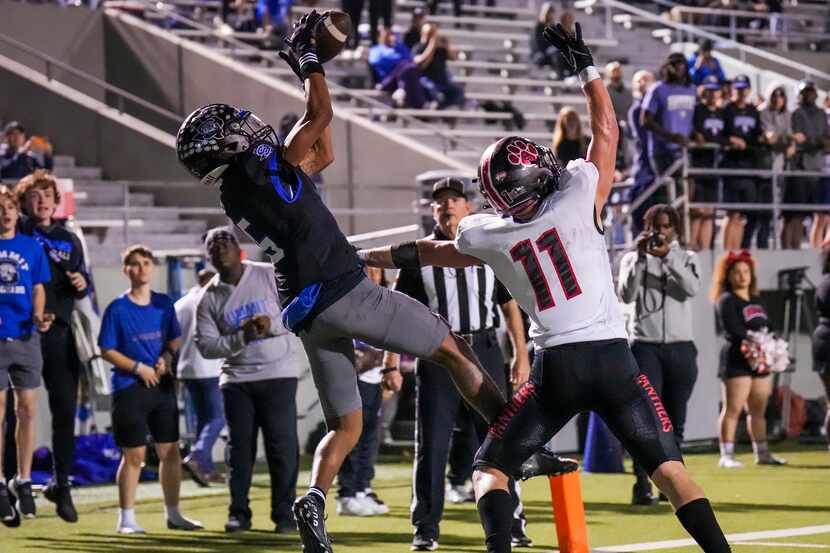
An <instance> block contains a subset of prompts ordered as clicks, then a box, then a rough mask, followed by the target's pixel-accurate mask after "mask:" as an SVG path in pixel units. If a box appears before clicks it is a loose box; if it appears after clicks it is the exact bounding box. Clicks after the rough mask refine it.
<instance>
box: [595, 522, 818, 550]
mask: <svg viewBox="0 0 830 553" xmlns="http://www.w3.org/2000/svg"><path fill="white" fill-rule="evenodd" d="M828 532H830V524H824V525H821V526H804V527H802V528H783V529H781V530H765V531H762V532H743V533H740V534H727V535H726V539H727V540H729V542H730V543H733V544H735V545H741V543H740V542H745V541H751V540H763V539H770V538H790V537H793V536H812V535H814V534H824V533H828ZM690 545H697V543H696V542H695V541H694V540H691V539H685V540H668V541H653V542H645V543H631V544H628V545H609V546H606V547H597V548H595V549H593V550H592V551H598V552H602V553H606V552H607V553H629V552H634V551H656V550H658V549H671V548H673V547H685V546H690ZM782 545H783V544H782Z"/></svg>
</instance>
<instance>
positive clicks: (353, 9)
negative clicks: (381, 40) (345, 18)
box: [342, 0, 392, 50]
mask: <svg viewBox="0 0 830 553" xmlns="http://www.w3.org/2000/svg"><path fill="white" fill-rule="evenodd" d="M364 3H365V0H343V2H342V5H343V11H344V12H346V13H347V14H349V17H351V18H352V27H353V32H352V34H351V36H350V37H349V38H348V40H347V41H346V48H347V49H349V50H354V49H355V48H357V46H358V43H359V42H360V35H359V34H358V32H357V28H358V26H359V25H360V20H361V18H362V17H363V5H364ZM381 19H382V20H383V26H384V27H391V26H392V0H369V38H370V39H371V41H372V46H374V45H375V44H377V43H378V29H380V28H381V27H380V21H381Z"/></svg>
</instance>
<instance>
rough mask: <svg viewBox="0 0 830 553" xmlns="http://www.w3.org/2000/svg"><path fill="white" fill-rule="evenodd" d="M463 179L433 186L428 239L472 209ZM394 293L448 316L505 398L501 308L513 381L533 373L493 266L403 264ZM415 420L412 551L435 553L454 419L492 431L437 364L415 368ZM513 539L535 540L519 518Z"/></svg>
mask: <svg viewBox="0 0 830 553" xmlns="http://www.w3.org/2000/svg"><path fill="white" fill-rule="evenodd" d="M467 199H468V198H467V195H466V193H465V192H464V184H463V183H462V182H461V181H460V180H458V179H454V178H445V179H442V180H440V181H438V182H437V183H435V185H434V186H433V188H432V200H433V201H432V214H433V218H434V219H435V230H434V231H433V233H432V235H430V236H429V238H433V239H437V240H454V239H455V235H456V231H457V230H458V223H459V222H460V221H461V219H463V218H464V217H465V216H466V215H469V214H470V208H471V206H470V204H469V202H468V201H467ZM395 290H397V291H399V292H402V293H404V294H406V295H408V296H411V297H412V298H414V299H416V300H418V301H420V302H421V303H423V304H424V305H426V306H428V307H429V308H430V309H431V310H432V311H434V312H435V313H438V314H439V315H441V316H442V317H444V318H445V319H446V320H447V321H449V323H450V325H451V326H452V330H453V331H454V332H457V333H458V334H460V335H461V336H462V337H463V338H464V339H465V340H466V341H467V343H468V344H470V346H471V347H472V349H473V351H474V352H475V354H476V356H477V357H478V358H479V360H481V364H482V366H483V367H484V369H485V370H486V371H487V372H489V373H490V375H491V376H492V377H493V380H495V381H496V383H497V384H498V385H499V387H500V388H501V390H502V393H504V394H505V395H506V396H509V395H510V394H509V391H510V387H509V385H508V382H507V375H506V374H505V370H504V357H503V356H502V352H501V349H500V347H499V342H498V339H497V337H496V330H495V328H496V327H497V326H498V325H499V318H500V316H501V315H500V313H499V309H498V307H499V306H501V308H502V310H503V312H504V316H505V318H506V322H507V328H508V332H509V334H510V337H511V340H512V341H513V346H514V348H513V351H515V352H516V353H515V355H514V357H513V361H512V364H511V373H510V379H511V380H512V383H513V385H515V386H519V385H521V384H523V383H524V382H525V381H526V380H527V378H528V375H529V372H530V362H529V360H528V355H527V348H526V347H525V341H524V326H523V324H522V317H521V313H520V311H519V306H518V304H517V303H516V301H515V300H513V298H512V297H511V296H510V294H509V293H508V292H507V289H505V288H504V286H502V284H501V283H500V282H498V281H497V280H496V277H495V274H494V273H493V270H492V269H491V268H490V267H488V266H486V265H482V266H479V267H468V268H466V269H447V268H441V267H422V268H420V269H402V270H401V271H400V273H399V274H398V280H397V282H396V283H395ZM385 365H386V368H385V369H384V372H385V377H384V380H385V386H386V387H387V388H393V389H394V388H397V387H398V386H397V385H396V380H398V379H399V374H398V373H397V368H396V366H397V356H391V355H387V356H386V362H385ZM415 383H416V409H415V419H416V425H417V431H416V446H415V482H414V490H415V497H414V498H413V504H412V524H413V525H414V526H415V537H414V539H413V541H412V549H413V550H414V551H434V550H435V549H437V548H438V535H439V531H438V525H439V523H440V521H441V515H442V514H443V510H444V479H445V473H446V467H447V458H448V455H449V448H450V437H451V436H452V430H453V427H454V426H455V425H456V421H458V420H459V419H461V420H462V421H464V420H465V419H466V418H467V417H470V418H472V419H473V420H474V421H475V424H476V431H477V433H478V439H479V442H481V441H483V440H484V437H485V436H486V434H487V425H486V423H485V422H484V420H483V419H482V418H481V417H479V416H477V415H475V414H472V413H469V412H468V411H469V408H468V407H467V406H466V404H465V403H464V401H463V400H462V398H461V396H460V395H459V393H458V391H457V390H456V389H455V387H454V386H453V384H452V381H451V380H450V377H449V375H448V374H447V371H446V370H444V369H443V368H442V367H439V366H437V365H435V364H433V363H430V362H427V361H424V360H421V359H419V360H418V363H417V365H416V369H415ZM517 532H518V533H519V534H520V535H516V534H514V539H516V540H518V541H521V544H522V545H529V540H528V538H527V536H525V535H524V528H523V524H521V523H519V524H518V528H517Z"/></svg>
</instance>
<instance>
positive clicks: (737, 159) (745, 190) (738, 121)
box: [721, 75, 772, 250]
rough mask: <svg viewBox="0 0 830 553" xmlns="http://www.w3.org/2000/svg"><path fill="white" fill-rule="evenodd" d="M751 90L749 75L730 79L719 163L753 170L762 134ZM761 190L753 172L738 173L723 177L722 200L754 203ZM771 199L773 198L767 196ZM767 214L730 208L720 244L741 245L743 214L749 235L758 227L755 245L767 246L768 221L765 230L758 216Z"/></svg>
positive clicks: (759, 199) (733, 247)
mask: <svg viewBox="0 0 830 553" xmlns="http://www.w3.org/2000/svg"><path fill="white" fill-rule="evenodd" d="M751 92H752V89H751V87H750V83H749V77H747V76H746V75H738V76H737V77H735V79H734V80H733V81H732V102H731V103H730V104H729V105H728V106H726V108H724V110H723V114H724V122H725V123H726V128H725V135H726V137H727V138H726V139H727V144H728V147H727V149H726V151H725V152H724V155H723V161H722V162H721V167H725V168H728V169H738V170H755V169H757V168H758V166H757V160H758V157H759V156H760V155H761V151H760V149H759V148H760V144H761V143H760V140H761V136H762V129H761V116H760V115H759V113H758V109H757V108H756V107H755V106H754V105H752V104H751V103H750V102H749V95H750V93H751ZM763 192H764V190H761V182H759V178H758V177H755V176H748V175H739V176H732V177H725V178H724V201H726V202H738V203H756V202H763V201H767V198H766V197H765V195H764V194H763ZM769 200H770V201H771V200H772V198H769ZM763 215H766V214H762V213H760V212H757V211H746V210H743V211H742V210H740V209H736V210H730V211H729V212H728V217H729V218H728V221H727V223H726V225H725V226H724V227H723V247H724V248H725V249H728V250H737V249H740V248H741V243H742V239H743V235H744V226H743V219H744V218H746V223H747V229H746V230H747V231H748V232H749V233H750V234H749V238H750V240H751V238H752V234H751V233H752V232H754V230H755V227H756V226H758V227H759V233H758V242H759V244H758V247H762V248H763V247H766V246H767V245H768V240H769V224H768V222H767V225H766V232H764V231H763V230H762V228H763V225H760V224H759V222H760V219H759V218H760V217H761V216H763Z"/></svg>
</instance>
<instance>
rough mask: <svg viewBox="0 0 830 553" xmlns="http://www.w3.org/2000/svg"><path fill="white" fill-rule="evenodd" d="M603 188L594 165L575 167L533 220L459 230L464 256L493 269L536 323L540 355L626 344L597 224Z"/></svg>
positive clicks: (481, 219) (496, 220) (481, 220)
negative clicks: (616, 341)
mask: <svg viewBox="0 0 830 553" xmlns="http://www.w3.org/2000/svg"><path fill="white" fill-rule="evenodd" d="M598 181H599V173H598V172H597V168H596V166H595V165H594V164H593V163H590V162H587V161H585V160H582V159H578V160H574V161H571V162H570V163H569V164H568V166H567V168H566V169H565V171H563V173H562V175H561V177H560V180H559V183H560V186H559V190H557V191H555V192H554V193H553V194H551V195H550V196H548V197H547V198H545V200H544V201H543V202H542V204H541V206H540V208H539V210H538V212H537V213H536V215H535V216H534V218H533V219H532V220H530V221H528V222H526V223H518V222H516V221H514V220H513V219H512V218H511V217H502V216H500V215H496V214H478V215H470V216H467V217H465V218H464V219H462V220H461V223H460V225H459V227H458V234H457V236H456V241H455V244H456V248H457V249H458V251H459V252H461V253H463V254H467V255H471V256H474V257H477V258H479V259H481V260H482V261H484V262H485V263H486V264H487V265H489V266H490V267H492V268H493V270H494V271H495V273H496V277H498V279H499V280H500V281H501V282H502V283H503V284H504V285H505V286H506V287H507V289H508V290H509V291H510V293H511V294H512V296H513V298H514V299H515V300H516V301H517V302H519V305H520V306H521V307H522V309H523V310H524V311H525V313H527V314H528V316H529V317H530V321H531V326H530V336H531V338H533V341H534V343H535V344H536V346H537V347H539V348H548V347H553V346H557V345H560V344H569V343H573V342H587V341H595V340H607V339H612V338H627V334H626V330H625V321H624V319H623V315H622V309H621V307H620V304H619V302H618V301H617V295H616V293H615V291H614V283H613V279H612V276H611V264H610V262H609V261H608V253H607V251H606V248H605V241H604V239H603V237H602V234H600V232H599V231H598V230H597V228H596V226H595V223H594V202H595V197H596V190H597V182H598Z"/></svg>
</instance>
